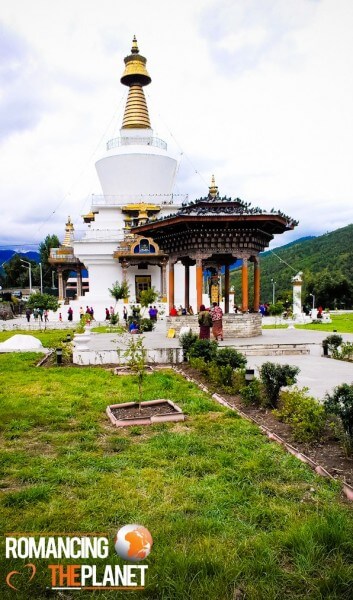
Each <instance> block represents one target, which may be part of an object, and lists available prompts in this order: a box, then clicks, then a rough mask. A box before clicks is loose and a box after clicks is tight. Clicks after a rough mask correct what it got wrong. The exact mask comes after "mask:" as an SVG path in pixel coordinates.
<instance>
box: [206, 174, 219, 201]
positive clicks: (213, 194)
mask: <svg viewBox="0 0 353 600" xmlns="http://www.w3.org/2000/svg"><path fill="white" fill-rule="evenodd" d="M208 189H209V195H210V196H211V198H215V197H216V196H217V195H218V187H217V186H216V181H215V178H214V175H212V179H211V185H210V187H209V188H208Z"/></svg>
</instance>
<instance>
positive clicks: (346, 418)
mask: <svg viewBox="0 0 353 600" xmlns="http://www.w3.org/2000/svg"><path fill="white" fill-rule="evenodd" d="M324 406H325V409H326V410H327V412H328V413H331V414H334V415H337V416H338V417H339V418H340V420H341V423H342V427H343V430H344V434H345V438H346V439H345V442H346V443H345V446H346V449H347V452H348V453H349V454H352V453H353V384H350V385H349V384H348V383H342V385H338V386H337V387H335V389H334V390H333V393H332V394H331V395H330V394H326V396H325V401H324Z"/></svg>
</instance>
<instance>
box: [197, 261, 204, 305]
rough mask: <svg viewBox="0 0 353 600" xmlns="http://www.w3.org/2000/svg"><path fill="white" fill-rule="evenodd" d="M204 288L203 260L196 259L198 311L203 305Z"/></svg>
mask: <svg viewBox="0 0 353 600" xmlns="http://www.w3.org/2000/svg"><path fill="white" fill-rule="evenodd" d="M202 287H203V271H202V259H201V258H197V259H196V303H197V307H196V310H198V311H199V310H200V306H201V304H202Z"/></svg>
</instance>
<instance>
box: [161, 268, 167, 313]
mask: <svg viewBox="0 0 353 600" xmlns="http://www.w3.org/2000/svg"><path fill="white" fill-rule="evenodd" d="M160 267H161V297H162V302H167V260H166V259H163V261H162V263H161V265H160Z"/></svg>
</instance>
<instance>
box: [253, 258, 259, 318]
mask: <svg viewBox="0 0 353 600" xmlns="http://www.w3.org/2000/svg"><path fill="white" fill-rule="evenodd" d="M259 308H260V259H259V257H258V256H256V257H255V260H254V311H255V312H259Z"/></svg>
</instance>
